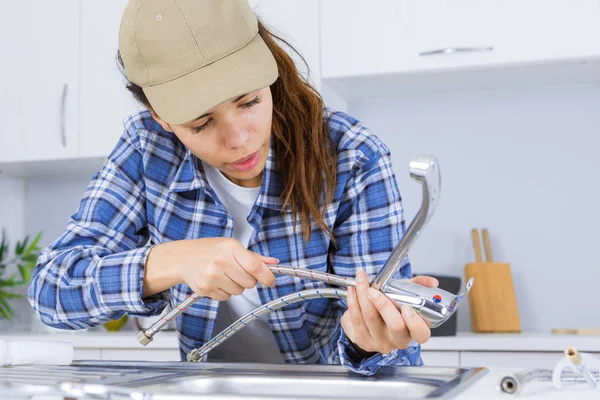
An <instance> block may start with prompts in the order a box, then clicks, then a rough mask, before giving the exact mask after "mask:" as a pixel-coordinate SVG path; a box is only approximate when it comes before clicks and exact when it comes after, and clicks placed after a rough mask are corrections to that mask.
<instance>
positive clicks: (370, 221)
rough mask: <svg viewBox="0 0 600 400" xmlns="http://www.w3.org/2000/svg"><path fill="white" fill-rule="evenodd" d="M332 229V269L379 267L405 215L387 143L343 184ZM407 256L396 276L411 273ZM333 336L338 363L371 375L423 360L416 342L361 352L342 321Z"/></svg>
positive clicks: (370, 271)
mask: <svg viewBox="0 0 600 400" xmlns="http://www.w3.org/2000/svg"><path fill="white" fill-rule="evenodd" d="M338 215H339V217H338V221H339V222H338V223H336V226H335V228H334V234H335V236H336V238H337V240H338V248H337V251H335V253H333V254H332V255H331V260H332V264H333V268H334V270H335V273H337V274H340V275H345V276H355V275H356V271H357V270H358V269H359V268H360V269H363V270H365V271H366V272H367V275H368V276H369V277H370V278H373V277H374V276H375V275H376V274H377V272H378V271H379V270H380V269H381V268H382V267H383V265H384V264H385V262H386V261H387V259H388V258H389V256H390V254H391V252H392V251H393V249H394V247H395V246H396V245H397V244H398V243H399V242H400V239H401V238H402V236H403V235H404V233H405V221H404V216H403V209H402V202H401V197H400V191H399V189H398V184H397V181H396V178H395V176H394V173H393V169H392V163H391V155H390V152H389V150H388V149H387V147H385V145H383V144H380V149H379V152H376V153H375V154H372V155H369V158H368V159H366V160H365V161H364V164H363V165H362V167H361V168H359V169H358V170H357V171H356V172H355V176H354V177H351V178H350V180H349V183H348V184H347V186H346V189H345V192H344V197H343V200H342V201H341V204H340V211H339V214H338ZM411 277H412V271H411V266H410V263H409V261H408V257H407V258H406V259H405V260H404V261H403V265H402V268H401V269H400V271H399V272H398V273H396V274H395V275H394V277H393V278H394V279H400V278H411ZM347 307H348V306H347V303H346V302H345V301H341V300H340V301H338V302H336V308H337V314H338V321H340V319H341V316H342V314H343V313H344V311H346V310H347ZM339 330H340V335H339V339H338V342H337V350H338V353H339V358H340V360H339V361H340V363H341V364H342V365H346V366H347V367H349V368H350V369H351V370H352V371H354V372H357V373H360V374H364V375H373V374H375V373H376V372H377V370H378V369H379V368H381V367H382V366H386V365H422V361H421V358H420V345H419V344H418V343H416V342H414V341H413V342H411V345H410V346H409V347H408V348H406V349H402V350H395V351H392V352H390V353H387V354H381V353H377V354H375V355H373V356H371V357H369V358H367V359H363V358H361V357H360V356H359V355H358V353H357V352H356V351H355V349H354V346H353V345H352V343H351V342H350V340H349V339H348V338H347V336H346V335H345V333H344V331H343V329H342V328H341V324H340V327H339Z"/></svg>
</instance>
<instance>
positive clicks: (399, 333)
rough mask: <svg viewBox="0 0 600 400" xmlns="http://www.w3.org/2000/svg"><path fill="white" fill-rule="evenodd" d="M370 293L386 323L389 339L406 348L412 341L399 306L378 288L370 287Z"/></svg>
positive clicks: (399, 346) (398, 346) (396, 345)
mask: <svg viewBox="0 0 600 400" xmlns="http://www.w3.org/2000/svg"><path fill="white" fill-rule="evenodd" d="M369 294H370V299H371V302H372V303H373V304H374V305H375V307H376V308H377V311H379V314H380V315H381V318H382V319H383V322H384V323H385V326H386V328H387V331H388V336H389V341H390V342H392V343H393V344H394V345H395V348H406V347H407V346H408V344H409V343H410V341H411V336H410V332H409V331H408V328H407V326H406V323H405V322H404V318H402V314H400V311H398V308H397V307H396V306H395V305H394V303H393V302H392V300H390V298H389V297H387V296H385V295H384V294H383V293H381V292H380V291H378V290H375V289H373V288H369Z"/></svg>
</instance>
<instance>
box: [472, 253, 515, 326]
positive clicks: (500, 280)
mask: <svg viewBox="0 0 600 400" xmlns="http://www.w3.org/2000/svg"><path fill="white" fill-rule="evenodd" d="M470 278H475V281H474V282H473V287H472V288H471V292H470V293H469V296H468V298H469V309H470V313H471V325H472V329H473V331H474V332H521V322H520V319H519V310H518V307H517V299H516V296H515V288H514V285H513V279H512V274H511V271H510V264H508V263H498V262H489V261H487V262H485V261H483V262H472V263H469V264H467V265H465V281H468V280H469V279H470Z"/></svg>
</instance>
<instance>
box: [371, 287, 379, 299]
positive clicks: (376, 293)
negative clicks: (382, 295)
mask: <svg viewBox="0 0 600 400" xmlns="http://www.w3.org/2000/svg"><path fill="white" fill-rule="evenodd" d="M378 297H379V291H378V290H375V289H373V288H369V298H370V299H371V300H375V299H377V298H378Z"/></svg>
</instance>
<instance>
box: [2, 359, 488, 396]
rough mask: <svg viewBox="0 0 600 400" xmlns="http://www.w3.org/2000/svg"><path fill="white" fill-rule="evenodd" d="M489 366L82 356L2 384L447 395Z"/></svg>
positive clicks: (19, 372)
mask: <svg viewBox="0 0 600 400" xmlns="http://www.w3.org/2000/svg"><path fill="white" fill-rule="evenodd" d="M487 372H488V370H487V369H486V368H451V367H432V366H423V367H413V366H411V367H405V366H402V367H384V368H382V369H381V370H380V371H379V372H378V373H377V374H376V375H375V376H363V375H358V374H354V373H352V372H350V371H349V370H348V369H347V368H346V367H343V366H339V365H314V364H311V365H308V364H244V363H221V364H215V363H180V362H168V363H155V362H109V361H78V362H74V363H73V364H72V366H70V367H35V368H34V367H12V368H0V392H1V393H3V394H4V393H10V394H11V395H14V396H13V397H8V398H10V399H20V398H33V397H31V396H29V397H28V395H31V394H33V393H35V394H36V397H35V398H36V399H43V397H40V396H41V395H48V396H50V395H53V394H56V393H61V394H66V395H68V397H72V398H77V399H87V398H94V399H144V400H171V399H172V400H175V399H191V398H194V399H204V398H207V399H208V398H210V399H214V398H219V399H233V398H235V399H246V400H250V399H259V398H260V399H303V400H306V399H342V398H343V399H422V398H445V399H446V398H452V397H455V396H456V395H457V394H459V393H461V392H463V391H464V390H465V389H466V388H467V387H469V386H470V385H471V384H472V383H473V382H475V381H477V380H478V379H479V378H481V377H482V376H483V375H485V374H486V373H487ZM2 385H4V387H2ZM19 394H22V395H23V397H18V395H19ZM86 396H87V397H86ZM4 398H5V397H3V399H4Z"/></svg>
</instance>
